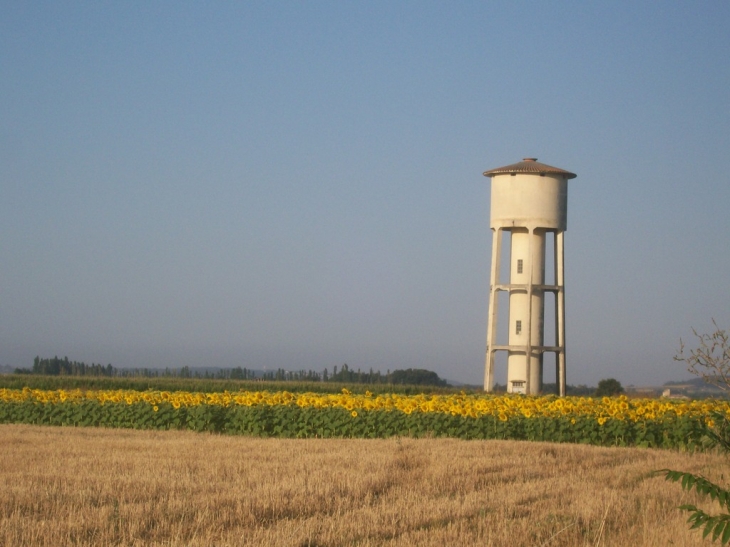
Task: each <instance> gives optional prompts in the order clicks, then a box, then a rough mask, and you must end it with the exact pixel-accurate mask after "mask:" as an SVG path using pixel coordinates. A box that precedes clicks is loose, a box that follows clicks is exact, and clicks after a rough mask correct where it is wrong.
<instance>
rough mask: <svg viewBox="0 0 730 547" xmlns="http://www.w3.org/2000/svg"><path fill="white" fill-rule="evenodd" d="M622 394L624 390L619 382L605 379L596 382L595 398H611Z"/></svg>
mask: <svg viewBox="0 0 730 547" xmlns="http://www.w3.org/2000/svg"><path fill="white" fill-rule="evenodd" d="M623 392H624V388H623V386H622V385H621V382H619V381H618V380H616V379H614V378H607V379H605V380H601V381H600V382H598V389H596V397H613V396H614V395H620V394H621V393H623Z"/></svg>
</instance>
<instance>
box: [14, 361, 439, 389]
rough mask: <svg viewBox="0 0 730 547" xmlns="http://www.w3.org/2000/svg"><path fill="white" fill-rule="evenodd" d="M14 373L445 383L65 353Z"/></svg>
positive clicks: (423, 375) (408, 375) (411, 372)
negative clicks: (144, 364)
mask: <svg viewBox="0 0 730 547" xmlns="http://www.w3.org/2000/svg"><path fill="white" fill-rule="evenodd" d="M15 373H16V374H42V375H47V376H106V377H120V378H131V377H144V378H158V377H163V378H165V377H167V378H198V379H223V380H269V381H290V382H291V381H295V382H297V381H299V382H338V383H350V384H403V385H428V386H447V385H448V383H447V382H446V380H443V379H441V378H439V376H438V374H436V373H435V372H433V371H430V370H425V369H413V368H409V369H405V370H394V371H392V372H391V371H390V370H388V371H387V373H385V374H383V373H381V372H380V371H379V370H378V371H373V369H372V368H371V369H370V370H369V371H367V372H364V371H362V370H360V369H359V368H358V369H357V370H353V369H351V368H349V367H348V366H347V364H344V365H342V368H340V369H339V370H338V367H336V366H335V367H334V368H333V370H332V372H331V373H330V372H329V370H328V369H327V368H325V369H324V370H323V371H322V372H318V371H314V370H299V371H290V370H284V369H283V368H279V369H277V370H275V371H261V370H252V369H248V368H241V367H234V368H222V369H214V370H210V369H204V368H202V369H194V368H191V367H188V366H184V367H181V368H178V369H176V368H173V369H171V368H165V369H153V368H133V369H127V368H116V367H113V366H112V365H111V364H108V365H101V364H95V363H91V364H90V365H88V364H86V363H83V362H80V361H70V360H69V358H68V357H64V358H63V359H61V358H59V357H58V356H54V357H53V358H51V359H43V358H41V357H36V358H35V359H34V360H33V367H32V368H31V369H24V368H16V369H15Z"/></svg>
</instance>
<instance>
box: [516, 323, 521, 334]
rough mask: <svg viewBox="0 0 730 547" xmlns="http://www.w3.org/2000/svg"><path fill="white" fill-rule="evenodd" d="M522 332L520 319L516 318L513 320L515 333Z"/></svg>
mask: <svg viewBox="0 0 730 547" xmlns="http://www.w3.org/2000/svg"><path fill="white" fill-rule="evenodd" d="M521 332H522V321H520V320H517V321H516V322H515V334H520V333H521Z"/></svg>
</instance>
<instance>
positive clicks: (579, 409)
mask: <svg viewBox="0 0 730 547" xmlns="http://www.w3.org/2000/svg"><path fill="white" fill-rule="evenodd" d="M717 412H720V413H723V414H724V415H725V416H728V417H730V402H728V401H719V400H704V401H672V400H664V399H660V400H658V399H633V398H627V397H626V396H620V397H604V398H602V399H601V398H591V397H555V396H540V397H526V396H522V395H495V394H486V393H485V394H482V393H479V394H474V393H464V392H462V393H456V394H418V395H406V394H397V393H381V394H373V393H371V392H369V391H366V392H365V393H364V394H354V393H351V392H350V391H349V390H347V389H342V392H341V393H338V394H332V393H311V392H308V393H292V392H289V391H272V392H270V391H237V392H228V391H225V392H222V393H201V392H188V391H174V392H170V391H154V390H148V391H135V390H81V389H73V390H63V389H57V390H40V389H30V388H23V389H0V423H32V424H45V425H66V426H102V427H123V428H135V429H191V430H195V431H213V432H219V433H225V434H241V435H258V436H276V437H366V438H367V437H390V436H411V437H426V436H431V437H456V438H462V439H521V440H531V441H551V442H572V443H589V444H595V445H604V446H615V445H617V446H646V447H660V448H691V447H692V446H694V445H696V444H698V443H699V442H700V439H701V437H702V435H703V432H704V431H705V428H706V427H707V426H710V427H712V425H713V423H712V419H711V415H712V414H713V413H717Z"/></svg>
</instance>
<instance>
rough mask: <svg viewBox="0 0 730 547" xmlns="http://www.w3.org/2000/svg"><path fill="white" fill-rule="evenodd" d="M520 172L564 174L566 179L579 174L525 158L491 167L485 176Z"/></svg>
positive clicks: (529, 173)
mask: <svg viewBox="0 0 730 547" xmlns="http://www.w3.org/2000/svg"><path fill="white" fill-rule="evenodd" d="M518 173H525V174H528V175H562V176H564V177H565V178H566V179H574V178H575V177H577V176H578V175H576V174H575V173H571V172H570V171H566V170H565V169H559V168H557V167H552V166H550V165H545V164H544V163H540V162H538V161H537V158H524V159H523V160H522V161H520V162H518V163H513V164H512V165H505V166H504V167H497V168H496V169H490V170H489V171H485V172H484V176H485V177H493V176H495V175H516V174H518Z"/></svg>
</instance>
